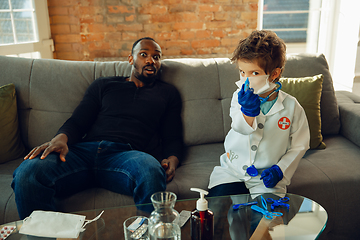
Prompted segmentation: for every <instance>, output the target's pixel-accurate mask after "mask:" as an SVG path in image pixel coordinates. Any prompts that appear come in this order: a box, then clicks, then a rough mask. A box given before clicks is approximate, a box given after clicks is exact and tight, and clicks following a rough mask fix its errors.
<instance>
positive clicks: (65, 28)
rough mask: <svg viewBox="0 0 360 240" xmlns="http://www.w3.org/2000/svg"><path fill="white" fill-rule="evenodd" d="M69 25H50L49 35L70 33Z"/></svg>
mask: <svg viewBox="0 0 360 240" xmlns="http://www.w3.org/2000/svg"><path fill="white" fill-rule="evenodd" d="M70 32H71V31H70V25H68V24H61V25H51V33H52V34H63V33H70Z"/></svg>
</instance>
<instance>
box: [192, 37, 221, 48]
mask: <svg viewBox="0 0 360 240" xmlns="http://www.w3.org/2000/svg"><path fill="white" fill-rule="evenodd" d="M191 46H192V47H193V48H207V47H218V46H220V41H219V40H216V39H206V40H195V41H193V42H192V43H191Z"/></svg>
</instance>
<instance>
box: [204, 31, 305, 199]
mask: <svg viewBox="0 0 360 240" xmlns="http://www.w3.org/2000/svg"><path fill="white" fill-rule="evenodd" d="M285 56H286V46H285V43H284V42H283V40H282V39H280V38H279V37H278V36H277V35H276V34H275V33H274V32H272V31H265V30H261V31H254V32H252V33H251V34H250V36H249V37H247V38H245V39H243V40H241V41H240V42H239V45H238V47H237V48H236V49H235V51H234V55H233V57H232V59H231V60H232V61H233V62H237V64H238V67H239V70H240V81H238V82H236V84H237V85H238V86H239V89H237V90H236V91H235V92H234V94H233V97H232V101H231V108H230V117H231V118H232V123H231V130H230V131H229V133H228V134H227V136H226V138H225V142H224V147H225V153H224V154H223V155H221V156H220V166H216V167H215V168H214V170H213V172H212V173H211V176H210V182H209V196H221V195H235V194H243V193H249V192H250V193H265V192H277V193H286V186H287V185H289V184H290V180H291V177H292V176H293V174H294V172H295V170H296V168H297V166H298V164H299V161H300V159H301V158H302V157H303V156H304V154H305V152H306V150H307V149H308V148H309V142H310V132H309V126H308V122H307V118H306V115H305V111H304V109H303V108H302V107H301V105H300V104H299V103H298V101H297V100H296V99H295V98H294V97H292V96H290V95H289V94H287V93H285V92H283V91H281V90H280V88H281V84H280V83H279V82H278V80H279V78H280V75H281V73H282V71H283V68H284V65H285Z"/></svg>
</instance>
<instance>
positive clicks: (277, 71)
mask: <svg viewBox="0 0 360 240" xmlns="http://www.w3.org/2000/svg"><path fill="white" fill-rule="evenodd" d="M280 74H281V68H275V69H274V71H273V72H272V74H271V76H270V78H271V80H274V79H276V78H278V77H279V76H280Z"/></svg>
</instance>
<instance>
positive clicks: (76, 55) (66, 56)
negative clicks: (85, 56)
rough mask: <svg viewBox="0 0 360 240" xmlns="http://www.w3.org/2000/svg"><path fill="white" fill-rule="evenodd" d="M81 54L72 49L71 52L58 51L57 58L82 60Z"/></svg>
mask: <svg viewBox="0 0 360 240" xmlns="http://www.w3.org/2000/svg"><path fill="white" fill-rule="evenodd" d="M80 57H81V56H80V55H79V53H77V52H74V51H71V52H56V58H57V59H63V60H80Z"/></svg>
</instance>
